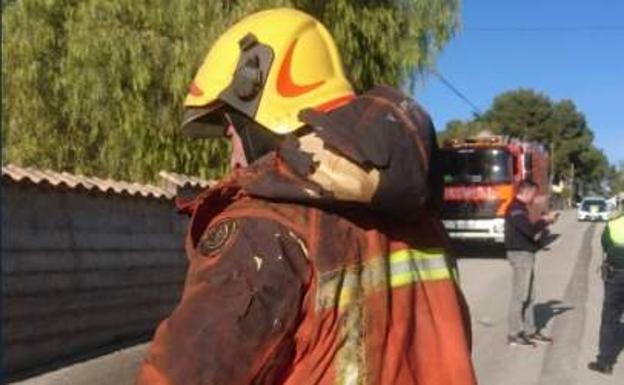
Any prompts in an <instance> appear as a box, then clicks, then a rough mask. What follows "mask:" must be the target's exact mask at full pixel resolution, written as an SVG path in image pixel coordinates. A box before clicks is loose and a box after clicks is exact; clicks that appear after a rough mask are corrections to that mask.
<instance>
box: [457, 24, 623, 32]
mask: <svg viewBox="0 0 624 385" xmlns="http://www.w3.org/2000/svg"><path fill="white" fill-rule="evenodd" d="M463 30H464V31H466V32H618V31H621V32H624V25H569V26H564V25H561V26H533V27H529V26H497V27H496V26H495V27H479V26H476V27H471V26H467V27H465V28H463Z"/></svg>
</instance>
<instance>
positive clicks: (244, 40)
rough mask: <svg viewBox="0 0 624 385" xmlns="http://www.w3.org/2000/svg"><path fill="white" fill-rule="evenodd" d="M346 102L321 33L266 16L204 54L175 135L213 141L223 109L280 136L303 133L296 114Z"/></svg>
mask: <svg viewBox="0 0 624 385" xmlns="http://www.w3.org/2000/svg"><path fill="white" fill-rule="evenodd" d="M352 95H353V89H352V87H351V84H350V83H349V81H348V80H347V79H346V78H345V76H344V72H343V69H342V63H341V61H340V56H339V55H338V50H337V49H336V44H335V43H334V40H333V39H332V37H331V35H330V34H329V32H328V31H327V29H326V28H325V27H324V26H323V25H322V24H321V23H320V22H319V21H317V20H316V19H314V18H313V17H311V16H309V15H307V14H305V13H303V12H300V11H297V10H294V9H288V8H279V9H272V10H267V11H262V12H258V13H255V14H253V15H250V16H248V17H245V18H244V19H242V20H241V21H239V22H238V23H237V24H235V25H234V26H232V27H231V28H230V29H228V30H227V31H226V32H225V33H224V34H223V35H221V37H220V38H219V39H218V40H217V41H216V43H215V44H214V45H213V46H212V48H211V49H210V51H209V52H208V55H207V56H206V58H205V59H204V62H203V64H202V66H201V67H200V68H199V71H198V72H197V74H196V75H195V79H194V80H193V83H192V84H191V87H190V90H189V94H188V95H187V97H186V100H185V102H184V107H185V116H184V121H183V123H182V127H183V130H184V131H185V132H186V133H188V134H190V135H196V136H221V135H223V133H224V127H223V120H222V111H223V108H233V109H235V110H237V111H239V112H241V113H243V114H244V115H246V116H248V117H249V118H251V119H253V120H254V121H256V122H257V123H259V124H260V125H262V126H263V127H265V128H267V129H268V130H269V131H271V132H273V133H275V134H280V135H283V134H288V133H291V132H293V131H295V130H297V129H298V128H300V127H301V126H303V125H304V123H302V122H301V121H300V120H299V118H298V114H299V112H300V111H301V110H303V109H305V108H323V107H325V106H327V105H328V104H330V105H331V104H340V102H341V101H345V100H348V99H349V98H350V97H352Z"/></svg>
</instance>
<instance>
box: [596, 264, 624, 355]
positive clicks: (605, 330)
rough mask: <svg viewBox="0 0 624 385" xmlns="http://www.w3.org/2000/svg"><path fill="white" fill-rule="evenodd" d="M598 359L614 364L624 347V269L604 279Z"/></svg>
mask: <svg viewBox="0 0 624 385" xmlns="http://www.w3.org/2000/svg"><path fill="white" fill-rule="evenodd" d="M604 292H605V294H604V302H603V305H602V320H601V322H600V341H599V349H600V352H599V354H598V361H599V362H601V363H604V364H607V365H613V364H615V362H616V360H617V357H618V355H619V354H620V352H621V351H622V348H624V270H619V271H617V272H615V273H613V275H612V276H611V277H610V278H609V279H607V280H606V281H605V291H604Z"/></svg>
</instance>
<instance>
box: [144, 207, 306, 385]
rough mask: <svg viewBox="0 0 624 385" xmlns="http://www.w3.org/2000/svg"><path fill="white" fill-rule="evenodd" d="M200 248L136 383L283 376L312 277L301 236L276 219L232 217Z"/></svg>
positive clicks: (239, 384)
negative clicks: (182, 288)
mask: <svg viewBox="0 0 624 385" xmlns="http://www.w3.org/2000/svg"><path fill="white" fill-rule="evenodd" d="M193 254H194V255H192V256H191V260H190V267H189V271H188V274H187V280H186V284H185V288H184V292H183V295H182V299H181V301H180V303H179V305H178V306H177V308H176V309H175V310H174V312H173V313H172V314H171V316H170V317H169V318H168V319H167V320H165V321H164V322H163V323H162V324H161V325H160V326H159V328H158V330H157V332H156V335H155V337H154V341H153V343H152V345H151V347H150V351H149V353H148V356H147V358H146V360H145V362H144V364H143V365H142V367H141V369H140V371H139V375H138V380H137V384H138V385H191V384H197V385H199V384H229V385H243V384H244V385H247V384H252V383H256V382H257V381H259V380H263V381H260V382H262V383H275V382H276V381H279V377H280V376H281V375H283V371H284V370H287V369H288V368H287V367H285V366H286V365H287V364H288V363H289V362H290V360H291V358H292V357H291V355H292V354H293V351H294V350H293V334H294V333H295V329H296V322H297V319H298V317H299V315H300V306H301V302H302V300H303V296H304V292H305V290H306V287H307V281H308V279H309V266H308V263H307V256H306V255H305V249H304V247H303V246H302V244H301V241H299V240H298V239H297V238H296V237H295V236H294V235H293V234H292V233H290V232H289V231H288V230H287V229H286V228H284V227H283V226H281V225H280V224H278V223H277V222H274V221H272V220H268V219H256V218H241V219H227V220H222V221H220V222H218V223H216V224H214V225H211V226H210V227H209V228H208V229H207V230H206V231H205V233H204V235H203V236H202V238H201V239H200V241H199V242H198V244H197V250H196V252H194V253H193Z"/></svg>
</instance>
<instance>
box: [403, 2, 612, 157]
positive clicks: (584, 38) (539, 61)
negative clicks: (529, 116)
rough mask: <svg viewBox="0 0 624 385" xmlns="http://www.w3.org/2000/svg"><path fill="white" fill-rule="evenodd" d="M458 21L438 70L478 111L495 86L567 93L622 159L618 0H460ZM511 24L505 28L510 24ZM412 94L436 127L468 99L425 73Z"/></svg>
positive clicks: (460, 115) (461, 111) (461, 115)
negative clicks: (457, 31) (460, 24)
mask: <svg viewBox="0 0 624 385" xmlns="http://www.w3.org/2000/svg"><path fill="white" fill-rule="evenodd" d="M462 3H463V4H462V22H461V23H462V27H461V30H460V31H459V33H458V34H457V35H456V36H455V37H454V38H453V40H452V41H450V42H449V44H448V45H447V46H445V48H444V49H443V51H442V52H441V53H440V55H439V57H438V60H437V70H438V71H439V72H440V73H441V74H442V76H444V77H445V78H446V79H447V80H448V81H450V82H451V84H452V85H453V86H454V87H455V88H457V89H458V90H459V91H461V92H462V93H463V94H464V95H465V96H466V97H467V98H468V99H469V100H470V101H471V102H472V103H474V104H475V105H476V106H477V107H478V108H479V109H480V110H481V111H485V110H487V109H488V108H489V106H490V105H491V103H492V99H493V98H494V97H495V96H496V95H498V94H500V93H501V92H504V91H508V90H513V89H517V88H520V87H522V88H532V89H534V90H536V91H539V92H542V93H544V94H546V95H547V96H549V97H550V98H552V99H553V100H555V101H557V100H561V99H571V100H572V101H573V102H574V103H575V104H576V106H577V108H578V109H579V110H580V111H581V112H583V113H584V114H585V116H586V118H587V121H588V125H589V127H590V128H591V129H592V130H593V131H594V134H595V144H596V145H597V146H598V147H599V148H601V149H603V150H604V151H605V153H606V154H607V156H608V157H609V160H610V161H611V162H612V163H614V164H617V163H618V162H619V161H624V1H622V0H609V1H607V0H592V1H586V0H585V1H581V0H567V1H566V0H541V1H538V0H503V1H501V0H472V1H471V0H463V2H462ZM510 29H511V30H510ZM414 97H415V98H416V100H418V101H419V103H421V104H422V105H423V106H424V107H425V108H426V109H427V110H428V111H429V112H430V114H431V115H432V118H433V120H434V123H435V125H436V128H437V129H438V130H442V129H444V127H445V125H446V123H447V122H448V121H449V120H453V119H462V120H464V119H469V118H471V116H472V111H473V109H472V107H470V105H468V104H467V103H466V102H464V101H462V100H461V99H460V98H459V97H458V96H456V95H455V94H453V93H452V92H451V91H450V90H449V89H448V88H447V87H446V86H445V85H444V84H443V83H442V82H441V81H440V80H438V79H436V78H435V77H432V76H428V77H426V78H425V79H424V80H423V81H422V82H421V83H420V84H419V85H417V87H416V90H415V92H414Z"/></svg>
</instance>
